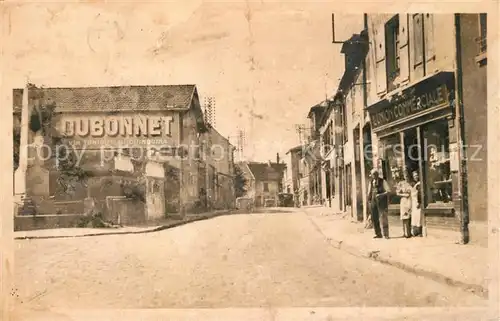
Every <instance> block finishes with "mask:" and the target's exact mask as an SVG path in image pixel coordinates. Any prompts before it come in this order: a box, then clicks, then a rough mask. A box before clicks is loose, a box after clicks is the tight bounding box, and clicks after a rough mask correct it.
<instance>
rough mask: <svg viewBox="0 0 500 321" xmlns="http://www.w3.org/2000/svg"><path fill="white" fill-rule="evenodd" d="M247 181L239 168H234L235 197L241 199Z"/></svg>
mask: <svg viewBox="0 0 500 321" xmlns="http://www.w3.org/2000/svg"><path fill="white" fill-rule="evenodd" d="M246 184H247V179H246V178H245V175H244V173H243V171H242V170H241V168H240V167H239V166H234V193H235V196H236V197H241V196H243V195H245V193H246V192H247V189H246Z"/></svg>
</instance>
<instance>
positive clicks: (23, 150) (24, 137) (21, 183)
mask: <svg viewBox="0 0 500 321" xmlns="http://www.w3.org/2000/svg"><path fill="white" fill-rule="evenodd" d="M28 88H29V84H28V83H27V84H26V86H25V88H24V89H23V100H22V108H21V139H20V144H19V166H18V168H17V170H16V172H15V174H14V182H15V184H14V195H15V198H16V200H18V201H20V200H21V198H22V197H23V196H24V194H25V193H26V171H27V169H28V135H29V119H30V110H29V100H28V99H29V98H28Z"/></svg>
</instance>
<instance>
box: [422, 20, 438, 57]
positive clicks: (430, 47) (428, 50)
mask: <svg viewBox="0 0 500 321" xmlns="http://www.w3.org/2000/svg"><path fill="white" fill-rule="evenodd" d="M423 17H424V40H425V60H426V61H430V60H434V59H435V54H436V53H435V50H434V49H435V46H434V15H433V14H430V13H426V14H424V15H423Z"/></svg>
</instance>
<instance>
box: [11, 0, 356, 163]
mask: <svg viewBox="0 0 500 321" xmlns="http://www.w3.org/2000/svg"><path fill="white" fill-rule="evenodd" d="M334 8H335V5H333V4H332V3H320V2H318V3H306V2H295V3H294V2H287V3H286V4H283V3H276V2H269V3H268V2H265V1H255V2H246V3H245V2H241V3H239V2H220V3H214V2H203V1H198V0H185V1H177V2H176V1H173V2H168V3H141V4H132V3H119V4H118V3H113V4H111V3H108V4H98V3H92V4H90V3H87V4H75V3H73V4H70V3H53V4H50V5H49V4H36V3H31V4H24V5H16V6H15V7H14V5H12V6H11V8H10V10H8V12H7V16H6V19H5V20H4V25H3V26H4V37H5V38H4V39H5V40H6V42H5V44H6V45H5V47H4V57H5V58H6V59H5V60H4V68H3V70H4V75H6V77H5V79H4V88H5V87H7V88H14V87H16V88H22V87H23V86H24V84H25V82H26V80H27V79H29V81H30V82H31V83H34V84H36V85H43V86H46V87H74V86H75V87H77V86H78V87H80V86H116V85H167V84H196V85H197V87H198V92H199V94H200V96H201V101H202V102H203V97H205V96H212V97H214V98H215V101H216V123H215V127H216V128H217V130H218V131H219V132H220V133H221V134H223V135H224V136H230V137H231V140H232V141H235V140H233V137H235V136H236V135H237V132H238V130H244V131H245V134H246V145H245V147H244V155H245V157H246V158H247V159H248V160H255V161H267V160H273V161H274V160H275V159H276V153H280V154H281V157H282V158H283V157H285V153H286V151H287V150H288V149H290V148H291V147H294V146H296V145H297V144H298V142H299V141H298V134H297V133H296V131H295V128H294V125H295V124H300V123H306V121H307V119H306V117H307V113H308V111H309V108H311V107H312V106H314V105H315V104H317V103H320V102H321V101H322V100H324V99H325V98H326V97H327V96H331V95H332V94H333V93H334V92H335V90H336V85H337V83H338V81H339V79H340V77H341V76H342V72H343V64H344V60H343V59H344V58H343V56H342V55H341V54H340V49H341V48H340V45H338V44H332V28H331V13H332V12H333V10H334ZM27 21H28V23H26V22H27ZM362 23H363V17H362V15H361V14H353V15H336V30H335V32H336V37H337V38H338V39H342V40H345V39H347V38H348V37H349V36H350V35H351V34H352V33H353V32H358V33H359V32H360V31H361V29H362ZM9 92H10V90H9Z"/></svg>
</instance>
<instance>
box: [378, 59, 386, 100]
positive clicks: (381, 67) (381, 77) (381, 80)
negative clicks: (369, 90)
mask: <svg viewBox="0 0 500 321" xmlns="http://www.w3.org/2000/svg"><path fill="white" fill-rule="evenodd" d="M376 72H377V81H376V82H377V94H382V93H384V92H385V91H386V88H387V78H386V71H385V60H381V61H379V62H377V65H376Z"/></svg>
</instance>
